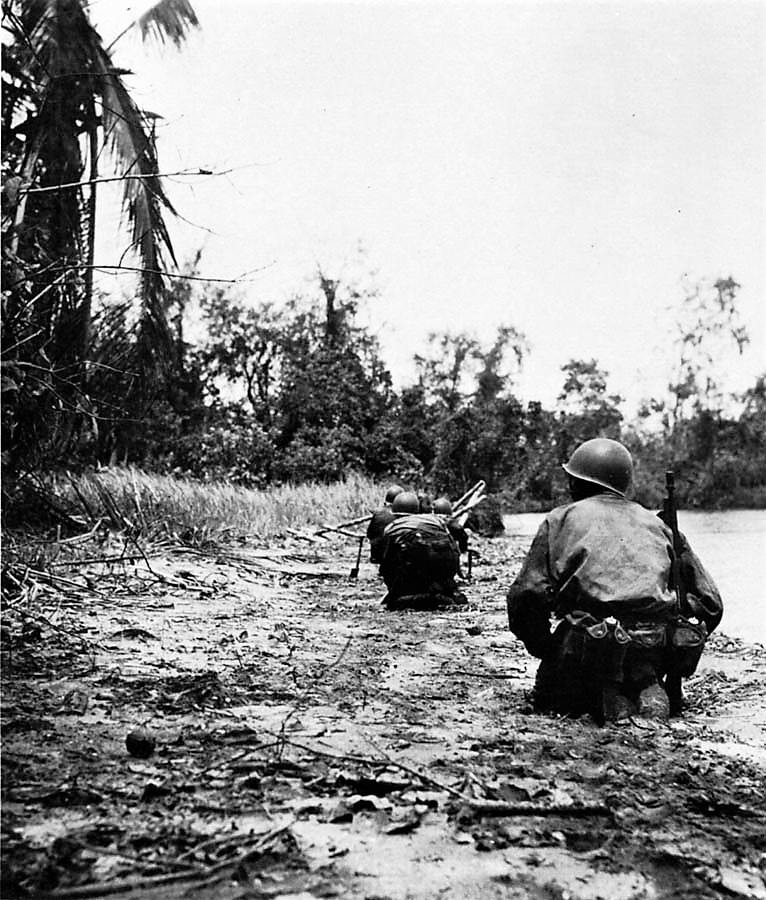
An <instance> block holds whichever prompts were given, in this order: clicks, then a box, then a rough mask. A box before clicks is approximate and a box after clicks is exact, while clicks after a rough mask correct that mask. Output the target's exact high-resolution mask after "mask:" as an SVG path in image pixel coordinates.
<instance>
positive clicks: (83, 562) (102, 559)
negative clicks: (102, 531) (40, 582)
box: [50, 541, 146, 569]
mask: <svg viewBox="0 0 766 900" xmlns="http://www.w3.org/2000/svg"><path fill="white" fill-rule="evenodd" d="M62 543H63V541H62ZM145 558H146V557H145V556H143V555H140V554H134V555H129V556H124V555H122V554H121V555H120V556H91V557H89V558H88V559H73V560H71V562H59V563H50V567H51V568H52V569H58V568H59V567H61V566H68V567H69V568H73V567H75V566H87V565H90V564H91V563H104V564H108V563H113V562H135V561H136V560H139V559H145Z"/></svg>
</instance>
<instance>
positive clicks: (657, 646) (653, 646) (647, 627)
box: [627, 622, 668, 650]
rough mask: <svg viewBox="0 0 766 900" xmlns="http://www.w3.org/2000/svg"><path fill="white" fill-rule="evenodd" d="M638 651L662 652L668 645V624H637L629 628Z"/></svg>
mask: <svg viewBox="0 0 766 900" xmlns="http://www.w3.org/2000/svg"><path fill="white" fill-rule="evenodd" d="M627 631H628V634H629V635H630V639H631V641H632V642H633V646H634V647H635V648H636V649H637V650H661V649H662V648H663V647H665V646H666V645H667V643H668V634H667V625H666V623H664V622H662V623H657V622H636V623H635V624H634V625H629V626H628V628H627Z"/></svg>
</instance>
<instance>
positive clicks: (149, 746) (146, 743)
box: [125, 728, 157, 759]
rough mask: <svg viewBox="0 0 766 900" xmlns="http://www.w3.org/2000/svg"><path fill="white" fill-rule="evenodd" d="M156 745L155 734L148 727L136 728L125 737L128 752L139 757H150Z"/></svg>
mask: <svg viewBox="0 0 766 900" xmlns="http://www.w3.org/2000/svg"><path fill="white" fill-rule="evenodd" d="M156 745H157V742H156V741H155V739H154V735H153V734H152V733H151V732H150V731H149V730H148V729H147V728H134V729H133V731H131V732H130V733H129V734H128V736H127V737H126V738H125V746H126V747H127V748H128V753H130V755H131V756H135V757H136V758H137V759H148V758H149V757H150V756H151V755H152V753H154V748H155V746H156Z"/></svg>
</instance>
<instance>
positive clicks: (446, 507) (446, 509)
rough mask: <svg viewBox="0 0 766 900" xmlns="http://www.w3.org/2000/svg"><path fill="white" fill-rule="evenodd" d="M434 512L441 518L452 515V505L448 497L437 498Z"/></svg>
mask: <svg viewBox="0 0 766 900" xmlns="http://www.w3.org/2000/svg"><path fill="white" fill-rule="evenodd" d="M433 508H434V512H435V513H436V514H437V515H440V516H451V515H452V504H451V503H450V502H449V500H448V499H447V498H446V497H437V498H436V500H434V507H433Z"/></svg>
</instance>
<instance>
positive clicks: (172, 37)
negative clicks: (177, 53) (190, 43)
mask: <svg viewBox="0 0 766 900" xmlns="http://www.w3.org/2000/svg"><path fill="white" fill-rule="evenodd" d="M137 24H138V27H139V28H140V29H141V37H142V38H143V39H144V40H146V39H147V38H149V37H151V38H154V40H156V41H157V42H158V43H160V44H164V43H165V42H166V41H171V42H172V43H173V44H175V46H176V47H180V46H181V44H182V43H183V42H184V40H186V36H187V34H188V32H189V29H190V28H198V27H199V20H198V19H197V15H196V13H195V12H194V10H193V9H192V5H191V3H189V0H160V2H159V3H155V4H154V6H152V7H151V8H150V9H149V10H147V11H146V12H145V13H144V14H143V15H142V16H141V17H140V18H139V19H138V23H137Z"/></svg>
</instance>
